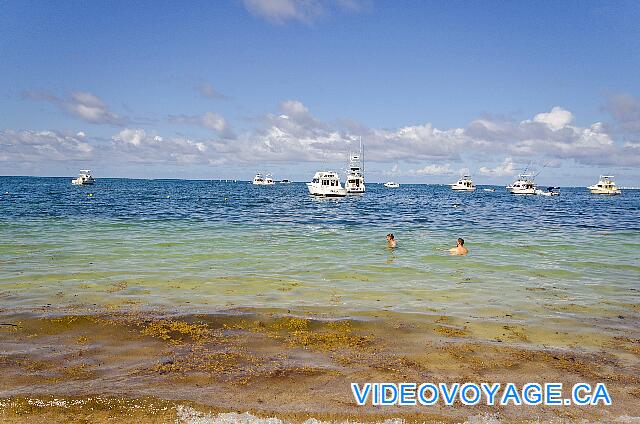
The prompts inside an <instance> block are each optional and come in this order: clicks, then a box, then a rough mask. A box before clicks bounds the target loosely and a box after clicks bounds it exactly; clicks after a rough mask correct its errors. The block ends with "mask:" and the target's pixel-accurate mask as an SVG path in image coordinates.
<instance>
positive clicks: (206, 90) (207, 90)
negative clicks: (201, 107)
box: [195, 83, 227, 100]
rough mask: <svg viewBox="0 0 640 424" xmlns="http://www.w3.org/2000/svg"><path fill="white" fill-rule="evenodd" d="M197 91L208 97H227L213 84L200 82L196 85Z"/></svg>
mask: <svg viewBox="0 0 640 424" xmlns="http://www.w3.org/2000/svg"><path fill="white" fill-rule="evenodd" d="M195 89H196V91H198V93H200V95H201V96H202V97H206V98H208V99H221V100H222V99H226V98H227V97H226V96H225V95H224V94H222V93H220V92H219V91H218V90H216V89H215V88H214V87H213V86H212V85H211V84H208V83H203V84H199V85H197V86H196V87H195Z"/></svg>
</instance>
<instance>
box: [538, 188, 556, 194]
mask: <svg viewBox="0 0 640 424" xmlns="http://www.w3.org/2000/svg"><path fill="white" fill-rule="evenodd" d="M559 189H560V187H547V189H546V190H540V189H538V190H536V194H537V195H539V196H560V192H559V191H558V190H559Z"/></svg>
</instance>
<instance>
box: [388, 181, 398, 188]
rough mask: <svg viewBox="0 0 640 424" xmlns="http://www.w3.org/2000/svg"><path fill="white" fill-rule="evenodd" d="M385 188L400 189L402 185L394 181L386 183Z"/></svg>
mask: <svg viewBox="0 0 640 424" xmlns="http://www.w3.org/2000/svg"><path fill="white" fill-rule="evenodd" d="M384 186H385V187H386V188H398V187H400V184H398V183H396V182H393V181H387V182H386V183H384Z"/></svg>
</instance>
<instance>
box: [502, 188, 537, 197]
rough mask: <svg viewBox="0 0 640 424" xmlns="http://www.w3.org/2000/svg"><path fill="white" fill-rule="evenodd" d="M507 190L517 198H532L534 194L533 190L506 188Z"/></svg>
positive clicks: (534, 190)
mask: <svg viewBox="0 0 640 424" xmlns="http://www.w3.org/2000/svg"><path fill="white" fill-rule="evenodd" d="M507 190H508V191H509V193H511V194H516V195H519V196H533V195H535V194H536V189H534V188H525V189H522V188H512V187H507Z"/></svg>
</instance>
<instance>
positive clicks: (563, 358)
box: [0, 310, 640, 423]
mask: <svg viewBox="0 0 640 424" xmlns="http://www.w3.org/2000/svg"><path fill="white" fill-rule="evenodd" d="M68 313H69V311H55V312H53V311H48V310H47V311H44V310H43V311H41V312H40V311H31V312H28V313H27V312H25V313H15V312H13V313H9V312H5V313H4V314H2V315H1V317H0V323H1V324H2V325H1V326H0V345H2V347H3V349H2V352H0V370H1V371H0V372H1V374H2V375H1V376H0V398H2V399H3V400H2V403H1V404H0V411H1V412H0V420H3V421H4V422H30V423H33V422H45V421H47V422H60V421H65V422H85V421H87V420H88V421H91V422H103V421H104V422H106V421H109V420H112V419H114V418H117V419H120V420H125V419H126V420H127V421H137V422H141V423H143V422H189V421H191V422H198V421H197V419H200V420H201V421H200V422H207V420H209V421H214V422H215V419H218V418H219V417H221V416H220V415H217V414H220V413H244V412H247V411H248V412H250V413H251V414H252V416H255V417H277V418H279V419H281V420H283V421H285V422H302V421H305V420H306V419H309V418H316V419H320V420H331V421H333V420H338V421H342V420H346V419H351V420H357V421H384V420H386V419H393V418H403V419H405V420H407V421H420V422H423V421H426V422H464V421H467V420H470V419H471V420H472V421H473V420H476V422H491V420H495V419H498V420H505V422H529V421H531V420H532V421H535V420H542V421H551V420H556V421H557V422H562V421H567V422H574V421H580V420H587V421H597V420H602V421H605V422H611V421H614V420H619V419H622V420H632V421H627V422H634V421H633V418H632V417H640V406H639V400H640V334H638V333H640V331H637V332H636V333H635V334H629V333H628V332H626V333H625V334H621V333H620V332H616V331H612V332H611V333H610V334H603V333H602V332H599V333H594V332H592V331H589V328H588V327H585V329H584V331H581V332H573V333H570V334H569V333H561V332H557V331H550V332H547V333H545V332H544V331H543V329H533V328H532V329H529V328H527V327H525V326H523V325H521V324H518V323H517V320H515V319H514V318H513V317H512V316H505V317H503V319H501V320H497V321H496V320H492V321H482V320H480V321H471V320H470V321H463V320H460V319H454V318H452V317H448V316H406V315H401V314H391V313H388V314H385V315H377V316H361V317H358V316H355V317H351V318H350V319H344V318H343V317H339V316H329V315H324V314H320V313H310V312H309V311H305V312H298V313H296V312H295V311H290V310H288V311H287V310H234V311H229V313H225V314H219V315H190V316H171V315H167V314H152V313H149V312H132V311H115V310H114V311H108V312H105V311H101V312H99V313H82V314H79V313H78V312H77V311H76V312H75V313H74V314H71V315H69V314H68ZM507 315H508V314H507ZM636 328H639V327H638V326H636ZM583 381H585V382H589V383H591V384H595V383H597V382H603V383H605V384H606V385H607V388H608V390H609V393H610V394H611V397H612V399H613V405H611V406H606V407H605V406H602V405H601V406H580V407H578V406H574V407H550V406H522V407H515V406H504V407H501V406H486V405H484V406H480V405H478V406H463V405H461V404H460V403H457V404H455V405H454V406H448V407H447V406H444V405H442V404H438V405H435V406H429V407H426V406H415V407H414V406H410V407H409V406H404V407H399V406H384V407H381V406H371V405H368V406H357V405H356V404H355V401H354V398H353V395H352V393H351V390H350V383H351V382H358V383H363V382H398V383H399V382H415V383H423V382H436V383H437V382H461V383H464V382H475V383H478V384H479V383H481V382H501V383H509V382H512V383H515V384H517V385H518V386H521V385H523V384H525V383H527V382H539V383H544V382H562V383H563V384H564V385H565V386H571V385H573V384H574V383H577V382H583ZM255 417H253V418H252V419H253V420H256V419H257V418H255ZM196 418H197V419H196ZM245 418H246V416H245ZM234 419H235V420H236V421H237V420H238V419H240V418H239V417H238V416H236V417H235V418H234ZM636 419H637V418H636ZM202 420H204V421H202ZM483 420H484V421H483Z"/></svg>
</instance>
